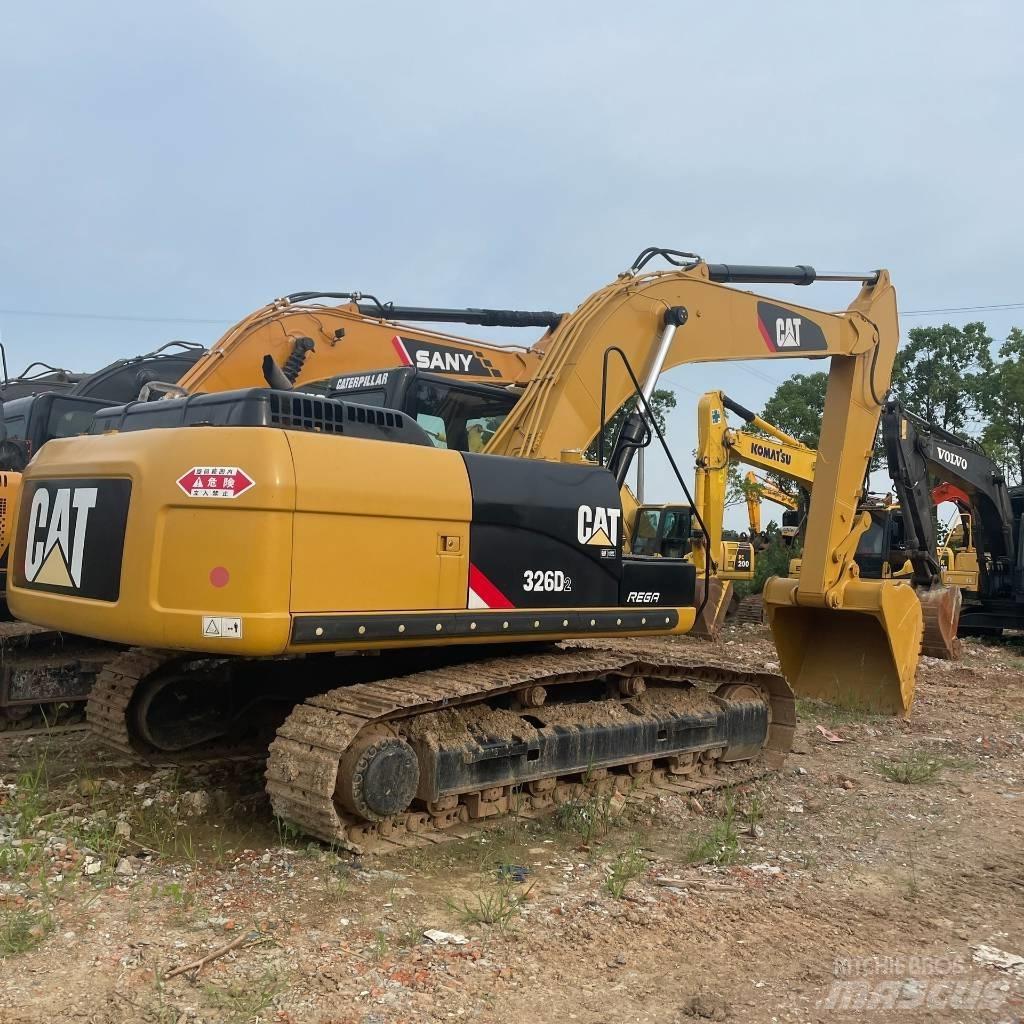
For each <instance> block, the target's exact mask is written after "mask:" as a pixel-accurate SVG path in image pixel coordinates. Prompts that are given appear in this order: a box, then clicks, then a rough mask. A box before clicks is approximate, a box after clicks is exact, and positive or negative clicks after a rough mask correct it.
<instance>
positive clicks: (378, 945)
mask: <svg viewBox="0 0 1024 1024" xmlns="http://www.w3.org/2000/svg"><path fill="white" fill-rule="evenodd" d="M390 952H391V940H390V939H389V938H388V933H387V932H386V931H384V929H383V928H378V929H377V931H376V932H375V933H374V936H373V942H372V943H371V944H370V956H371V957H373V959H374V960H383V959H384V957H386V956H387V955H388V953H390Z"/></svg>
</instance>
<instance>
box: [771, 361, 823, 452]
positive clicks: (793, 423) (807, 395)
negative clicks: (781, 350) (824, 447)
mask: <svg viewBox="0 0 1024 1024" xmlns="http://www.w3.org/2000/svg"><path fill="white" fill-rule="evenodd" d="M827 385H828V374H827V373H820V372H819V373H794V374H793V376H792V377H789V378H788V379H787V380H784V381H783V382H782V383H781V384H780V385H779V386H778V387H777V388H776V389H775V394H774V395H772V397H771V398H769V399H768V401H767V402H765V405H764V411H763V412H762V413H761V417H762V419H766V420H767V421H768V422H769V423H771V424H772V425H773V426H776V427H778V428H779V429H780V430H784V431H785V432H786V433H787V434H792V436H793V437H795V438H796V439H797V440H798V441H802V442H803V443H804V444H806V445H809V446H810V447H811V448H817V447H818V436H819V435H820V434H821V419H822V416H824V414H825V388H826V386H827Z"/></svg>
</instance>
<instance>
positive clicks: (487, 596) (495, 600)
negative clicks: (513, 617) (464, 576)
mask: <svg viewBox="0 0 1024 1024" xmlns="http://www.w3.org/2000/svg"><path fill="white" fill-rule="evenodd" d="M469 586H470V588H471V589H472V590H474V591H476V593H477V594H478V595H479V597H480V598H482V600H483V601H484V602H485V603H486V604H487V607H488V608H514V607H515V605H514V604H513V603H512V602H511V601H510V600H509V599H508V598H507V597H506V596H505V595H504V594H503V593H502V592H501V591H500V590H499V589H498V588H497V587H496V586H495V585H494V584H493V583H492V582H491V581H490V580H489V579H488V578H487V577H486V576H485V575H484V574H483V573H482V572H481V571H480V570H479V569H478V568H477V567H476V566H475V565H473V563H472V562H471V563H470V565H469Z"/></svg>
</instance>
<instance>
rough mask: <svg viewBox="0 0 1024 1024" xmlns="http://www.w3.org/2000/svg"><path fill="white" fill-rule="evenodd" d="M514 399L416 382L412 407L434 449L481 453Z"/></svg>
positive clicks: (504, 394)
mask: <svg viewBox="0 0 1024 1024" xmlns="http://www.w3.org/2000/svg"><path fill="white" fill-rule="evenodd" d="M515 400H516V396H515V395H511V394H509V393H508V392H504V391H497V390H496V391H495V393H494V394H487V393H486V392H483V391H480V390H477V389H469V388H460V387H458V386H457V385H450V384H445V383H440V382H437V381H418V382H417V384H416V388H415V392H414V394H413V401H412V408H413V409H414V410H415V413H416V422H417V423H419V425H420V426H421V427H423V429H424V430H426V431H427V433H428V434H429V435H430V438H431V440H432V441H433V442H434V444H435V445H436V446H437V447H438V448H453V449H455V450H456V451H461V452H479V451H482V450H483V448H484V446H485V445H486V444H487V442H488V441H490V439H491V438H492V437H493V436H494V433H495V431H496V430H497V429H498V427H500V426H501V424H502V421H503V420H504V419H505V417H506V416H507V415H508V414H509V412H510V411H511V409H512V406H513V405H514V404H515Z"/></svg>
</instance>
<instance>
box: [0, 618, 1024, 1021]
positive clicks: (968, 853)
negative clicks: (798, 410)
mask: <svg viewBox="0 0 1024 1024" xmlns="http://www.w3.org/2000/svg"><path fill="white" fill-rule="evenodd" d="M644 643H646V644H656V643H680V644H689V645H693V646H694V648H695V652H694V653H695V654H696V653H697V652H698V651H699V649H700V648H701V645H700V642H699V641H692V640H687V639H685V638H683V639H680V640H675V641H650V640H648V641H644ZM1017 650H1018V649H1017V648H1015V647H1014V646H1013V644H1012V643H1004V644H998V645H996V644H981V643H979V642H975V641H968V642H967V643H966V644H965V656H964V658H963V660H962V661H961V662H959V663H956V664H949V663H943V662H938V661H932V660H930V659H926V660H925V661H924V662H923V664H922V667H921V670H920V672H919V676H918V695H917V703H916V706H915V709H914V715H913V719H912V721H911V722H910V723H909V724H908V723H904V722H900V721H895V720H892V719H886V718H877V717H869V716H864V715H859V714H853V713H849V712H840V711H838V710H836V709H833V708H829V707H826V706H823V705H816V704H813V703H809V702H805V701H802V702H800V706H799V711H800V718H801V723H800V726H799V729H798V733H797V740H796V749H795V751H794V753H793V754H792V755H791V756H790V758H789V760H788V762H787V764H786V766H785V768H784V769H783V770H782V771H781V772H780V773H778V774H775V775H770V776H767V777H765V778H763V779H761V780H759V781H756V782H753V783H748V784H746V785H744V786H742V787H740V788H739V789H737V790H735V791H733V792H731V793H727V794H719V795H717V796H701V797H700V798H699V799H692V798H691V799H689V800H686V799H684V798H680V797H678V796H675V795H659V794H657V793H651V792H647V793H645V794H644V795H643V797H642V798H641V799H637V800H633V799H631V800H630V801H628V802H626V803H625V805H624V806H619V805H618V804H617V803H614V804H613V803H609V802H607V801H605V802H597V801H591V802H589V803H587V804H581V805H578V806H573V807H570V808H568V809H566V810H564V811H562V812H560V813H558V814H557V815H555V816H553V817H551V818H548V819H545V820H543V821H539V822H536V821H524V820H512V821H509V822H507V823H506V824H505V825H504V826H502V827H501V828H498V829H495V830H492V831H489V832H486V833H482V834H481V835H479V836H478V837H476V838H473V839H470V840H464V841H460V842H456V843H450V844H447V845H444V846H438V847H433V848H430V849H427V850H413V851H408V852H404V853H402V854H400V855H398V856H391V857H388V858H387V859H380V858H376V859H371V858H366V859H364V860H362V861H359V860H353V859H352V858H351V857H349V856H347V855H341V856H337V855H336V854H335V853H333V852H332V851H330V850H328V849H326V848H325V847H323V846H322V845H319V844H311V843H310V844H307V843H306V842H305V841H304V840H303V839H302V838H301V837H298V836H296V835H294V834H292V833H290V832H289V830H287V829H286V828H279V827H277V826H275V824H274V822H273V819H272V817H271V815H270V809H269V805H268V804H267V802H266V800H265V799H264V797H263V795H262V790H261V779H260V767H259V765H254V764H252V763H239V764H236V765H232V766H229V767H226V768H220V769H217V770H211V769H207V770H205V771H201V770H193V771H175V770H167V769H164V770H158V771H155V772H154V771H143V770H140V769H138V768H132V767H128V766H126V765H123V764H120V765H119V764H118V762H117V760H116V758H114V757H113V756H110V755H107V754H105V753H104V752H103V751H102V750H100V749H98V748H97V747H96V746H95V745H94V744H93V743H92V742H91V741H90V740H89V738H88V737H87V735H86V734H84V733H81V732H77V733H67V734H62V735H59V736H51V737H46V736H38V737H33V738H31V739H20V740H13V739H11V738H10V737H7V738H0V1021H2V1022H4V1024H7V1022H10V1024H15V1022H17V1024H33V1022H43V1021H62V1022H63V1021H83V1022H96V1024H101V1022H102V1024H108V1022H109V1024H114V1022H117V1024H121V1022H168V1024H183V1022H199V1021H205V1022H214V1021H217V1022H219V1021H239V1022H241V1021H280V1022H307V1021H309V1022H315V1024H343V1022H344V1024H348V1022H353V1024H355V1022H361V1024H393V1022H399V1021H449V1020H478V1021H482V1022H499V1021H500V1022H507V1021H520V1020H532V1021H538V1022H548V1021H552V1022H553V1021H559V1022H563V1021H578V1022H580V1024H618V1022H624V1021H637V1022H669V1024H673V1022H692V1021H700V1020H735V1021H751V1022H765V1024H769V1022H775V1021H801V1022H803V1021H831V1020H837V1019H838V1020H872V1021H874V1020H877V1021H887V1020H908V1019H910V1020H928V1021H932V1020H942V1021H976V1020H984V1021H987V1020H992V1021H1017V1020H1020V1019H1021V1015H1022V1014H1024V959H1021V958H1024V657H1020V656H1018V653H1017ZM1019 650H1020V652H1021V654H1024V648H1020V649H1019ZM715 653H716V654H718V655H719V656H726V655H727V656H728V657H730V658H735V659H736V660H739V661H743V662H746V663H748V664H750V665H758V666H768V667H770V668H774V667H776V665H775V654H774V649H773V648H772V646H771V642H770V638H769V636H768V634H767V632H766V631H765V630H763V629H757V628H752V627H735V628H733V629H729V630H727V631H726V633H725V635H724V637H723V639H722V640H721V641H719V644H718V645H717V647H716V652H715ZM839 741H841V742H839ZM432 929H436V930H438V931H439V932H441V933H449V937H448V938H447V939H446V937H445V936H444V935H437V936H435V939H439V940H441V941H433V940H431V939H430V938H428V937H427V936H426V935H425V934H424V933H425V932H427V931H429V930H432ZM451 936H454V938H452V937H451ZM231 942H234V943H236V946H235V948H234V949H232V950H231V951H230V952H228V953H226V954H225V955H223V956H220V957H219V958H217V959H214V960H212V961H211V962H209V963H208V964H206V965H205V966H203V967H202V968H201V969H198V970H196V969H193V970H188V971H184V972H181V973H179V974H177V975H176V976H174V977H168V975H169V973H170V972H172V971H174V969H175V968H177V967H182V966H184V965H188V964H189V963H192V962H194V961H197V960H199V959H200V958H201V957H203V956H206V955H208V954H210V953H212V952H215V951H218V949H219V948H222V947H223V946H225V945H226V944H228V943H231ZM1015 957H1016V959H1015Z"/></svg>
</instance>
